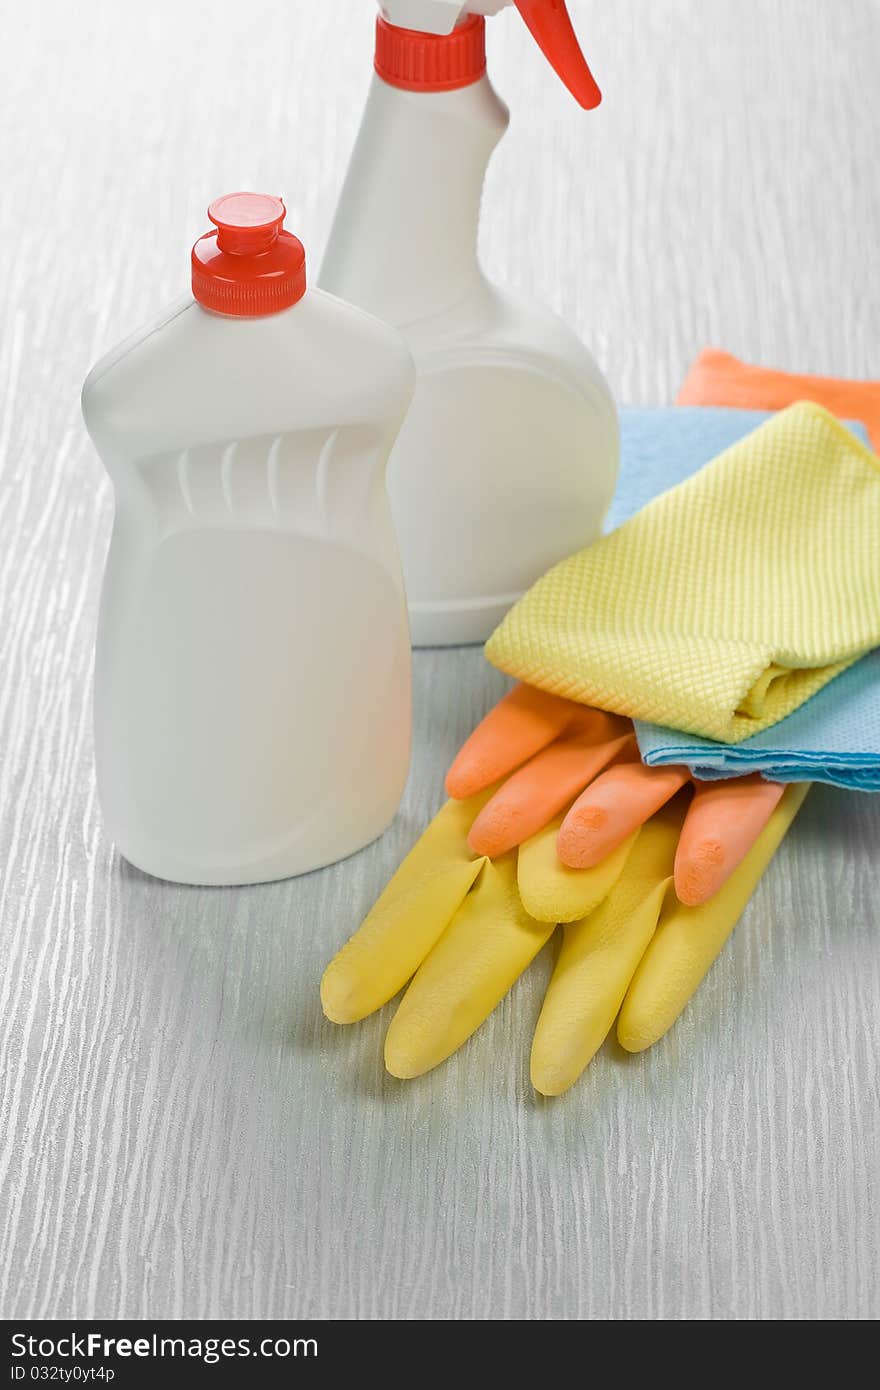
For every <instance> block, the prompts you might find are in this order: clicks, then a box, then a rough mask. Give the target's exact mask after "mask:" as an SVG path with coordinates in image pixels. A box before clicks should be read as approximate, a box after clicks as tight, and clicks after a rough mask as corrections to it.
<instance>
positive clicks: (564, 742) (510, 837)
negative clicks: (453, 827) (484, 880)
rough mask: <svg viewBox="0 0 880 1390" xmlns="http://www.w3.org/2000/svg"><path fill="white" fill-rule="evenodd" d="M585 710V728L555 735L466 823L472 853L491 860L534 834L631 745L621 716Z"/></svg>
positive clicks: (631, 736) (632, 743) (632, 742)
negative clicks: (587, 718) (600, 736)
mask: <svg viewBox="0 0 880 1390" xmlns="http://www.w3.org/2000/svg"><path fill="white" fill-rule="evenodd" d="M590 713H591V714H593V715H595V718H594V719H591V720H590V727H589V728H588V729H587V730H586V731H578V732H576V733H570V734H567V735H566V736H565V737H564V738H560V739H557V740H556V742H555V743H552V744H551V745H550V747H549V748H545V749H544V751H543V752H542V753H538V754H537V755H536V756H535V757H534V758H532V759H531V761H530V762H527V763H526V765H525V767H521V768H520V769H519V771H518V772H514V773H513V775H512V776H511V777H508V779H507V781H506V782H504V783H502V785H501V787H500V788H499V789H498V791H497V792H496V793H495V795H494V796H493V797H492V799H491V800H490V801H489V802H488V803H487V804H486V805H485V806H484V807H483V809H482V811H481V812H480V813H479V815H478V816H477V817H476V819H475V820H474V823H473V825H472V826H471V831H470V834H469V835H468V844H469V845H470V847H471V849H472V850H473V852H474V854H485V855H488V856H489V858H490V859H495V858H497V856H498V855H501V854H506V853H507V851H508V850H511V849H515V848H516V846H517V845H521V844H522V843H523V841H524V840H528V839H529V838H530V837H531V836H532V835H536V834H537V833H538V831H539V830H542V829H543V827H544V826H545V825H546V824H547V822H548V821H550V820H552V819H553V817H554V816H555V815H556V814H557V813H558V812H559V811H561V810H562V808H563V807H564V806H568V805H569V804H570V802H571V800H572V798H573V797H575V796H577V794H578V792H581V791H583V789H584V787H586V786H587V785H588V783H590V782H591V781H592V780H593V778H594V777H596V776H597V774H598V773H599V772H601V771H602V769H603V768H604V767H607V766H608V764H609V763H610V762H611V761H612V760H613V759H614V758H616V757H617V756H618V755H619V754H620V753H622V752H623V751H624V749H627V748H629V747H634V746H635V744H634V739H633V735H632V734H631V733H629V732H624V733H621V725H622V724H623V721H622V720H620V719H617V718H616V717H615V716H614V715H606V714H601V713H600V712H599V711H598V710H596V711H590ZM600 733H601V734H603V735H604V737H603V739H602V741H601V742H600V741H597V737H596V736H597V734H600Z"/></svg>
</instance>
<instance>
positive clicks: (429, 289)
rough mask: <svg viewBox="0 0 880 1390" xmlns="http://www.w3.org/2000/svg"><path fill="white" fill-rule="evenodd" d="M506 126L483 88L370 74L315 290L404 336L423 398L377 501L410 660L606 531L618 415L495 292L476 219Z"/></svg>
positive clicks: (457, 635)
mask: <svg viewBox="0 0 880 1390" xmlns="http://www.w3.org/2000/svg"><path fill="white" fill-rule="evenodd" d="M507 124H508V112H507V109H506V107H505V106H504V105H503V103H502V102H501V101H500V99H499V98H498V96H497V95H496V93H495V91H494V90H493V88H492V86H491V84H490V82H489V80H488V77H486V75H485V74H484V75H483V76H481V77H480V78H479V80H477V81H475V82H472V83H470V84H469V85H467V86H462V87H459V88H457V89H455V90H451V91H437V92H425V91H407V90H402V89H401V88H399V87H397V86H393V85H391V84H390V83H388V82H386V81H384V80H383V79H382V78H381V77H380V76H379V75H378V74H376V75H374V77H373V80H372V85H371V89H370V94H369V97H368V101H367V106H366V110H365V113H364V117H363V121H362V125H361V129H360V133H359V135H358V139H357V143H356V145H355V148H354V152H353V154H352V158H351V163H350V166H349V170H348V174H347V177H346V181H345V184H344V187H343V190H342V194H341V197H340V201H339V206H338V210H337V214H336V218H335V221H334V225H333V228H332V231H331V235H330V239H329V243H328V246H327V251H326V254H325V258H324V264H323V266H322V269H321V275H320V283H321V284H322V285H323V286H324V288H326V289H328V290H330V291H331V292H332V293H334V294H338V295H340V296H341V297H343V298H346V299H349V300H351V301H352V302H354V303H357V304H360V305H361V306H362V307H364V308H366V309H368V310H369V311H370V312H371V313H374V314H376V315H377V316H379V317H381V318H384V319H385V320H386V321H387V322H389V323H392V324H394V325H395V326H396V327H397V328H399V329H400V330H401V332H402V333H403V335H404V336H405V338H406V339H407V342H408V343H409V345H410V347H411V349H412V351H413V355H414V357H415V361H416V369H417V387H416V394H415V398H414V400H413V404H412V406H411V408H410V411H409V414H408V416H407V419H406V422H405V424H404V427H403V430H402V431H401V435H400V438H399V440H398V442H397V445H396V446H395V449H394V451H393V453H392V458H391V463H390V467H389V476H388V486H389V493H390V497H391V506H392V512H393V516H394V522H395V526H396V529H397V534H398V539H399V542H400V547H401V555H402V559H403V567H404V574H405V578H406V588H407V597H408V601H409V611H410V625H411V629H412V635H413V641H414V643H415V645H417V646H432V645H451V644H457V643H467V642H478V641H483V640H485V638H487V637H488V636H489V634H490V633H491V631H492V630H493V629H494V627H495V626H496V625H497V623H498V622H499V621H500V620H501V618H502V617H503V616H504V614H505V613H506V612H507V610H508V609H509V608H510V606H511V605H512V604H513V603H514V602H515V601H516V600H517V598H519V597H520V596H521V594H522V593H524V592H525V590H526V589H527V588H528V587H529V586H530V585H531V584H532V583H533V582H534V581H535V579H537V578H538V577H539V576H540V575H541V574H542V573H544V572H545V571H546V570H547V569H548V568H549V567H550V566H551V565H552V564H554V563H555V562H556V561H558V560H560V559H562V558H563V557H564V556H566V555H568V554H570V553H572V552H573V551H575V550H578V549H580V548H581V547H583V546H585V545H588V544H590V543H591V542H592V541H594V540H595V539H596V538H597V537H598V536H599V534H600V533H601V529H602V524H603V521H604V517H605V514H606V512H607V509H608V506H609V504H610V501H611V497H612V494H613V491H614V486H615V482H616V477H617V467H618V457H619V440H618V426H617V415H616V411H615V407H614V403H613V400H612V398H611V394H610V391H609V390H608V387H607V385H606V383H605V380H604V378H603V377H602V374H601V372H600V371H599V368H598V367H597V365H596V363H595V361H594V359H593V357H592V356H591V354H590V353H589V351H588V350H587V348H586V347H585V346H584V344H583V343H582V342H581V341H580V339H579V338H578V337H577V336H576V334H575V333H574V332H572V330H571V329H570V328H568V326H567V325H566V324H564V323H563V322H562V320H561V319H559V318H558V317H557V316H556V315H555V314H553V313H552V312H551V311H550V310H548V309H546V308H544V307H542V306H541V305H539V304H536V303H533V302H531V301H529V300H528V298H527V297H525V296H520V295H517V294H514V293H510V292H507V291H504V290H501V289H499V288H497V287H496V286H494V285H492V284H490V282H489V281H488V280H487V279H486V277H485V275H484V274H483V272H482V270H481V268H480V265H479V262H478V259H477V232H478V223H479V210H480V202H481V198H482V191H483V185H484V181H485V175H486V169H487V165H488V162H489V159H490V157H491V154H492V151H493V150H494V148H495V146H496V145H497V143H498V141H499V140H500V139H501V137H502V135H503V134H504V132H505V130H506V129H507Z"/></svg>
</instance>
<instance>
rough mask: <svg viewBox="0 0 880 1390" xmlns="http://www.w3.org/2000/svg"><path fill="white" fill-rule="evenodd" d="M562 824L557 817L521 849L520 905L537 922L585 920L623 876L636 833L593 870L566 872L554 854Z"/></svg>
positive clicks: (518, 867)
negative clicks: (583, 918)
mask: <svg viewBox="0 0 880 1390" xmlns="http://www.w3.org/2000/svg"><path fill="white" fill-rule="evenodd" d="M561 824H562V817H561V816H557V817H556V818H555V820H552V821H551V822H550V824H549V825H547V826H545V827H544V829H543V830H540V831H539V832H538V834H537V835H533V836H532V838H531V839H530V840H526V842H525V844H523V845H520V848H519V857H518V859H517V869H516V877H517V883H518V885H519V896H520V899H521V901H522V905H523V907H524V908H525V910H526V912H528V914H529V916H530V917H534V918H535V919H536V921H538V922H574V921H577V920H578V919H579V918H581V917H588V916H589V915H590V913H591V912H592V911H593V910H594V909H595V908H597V907H598V906H599V903H600V902H601V901H602V899H603V898H606V897H607V896H608V894H609V893H610V892H611V889H612V888H613V887H614V885H615V883H616V882H617V880H618V879H619V878H620V875H621V873H622V872H623V868H624V865H625V864H626V861H627V858H628V857H629V853H630V850H631V849H632V847H633V845H634V844H635V842H636V838H637V836H638V833H639V832H638V831H636V832H635V833H634V834H632V835H630V837H629V839H628V840H624V842H623V844H622V845H619V846H618V848H617V849H616V850H614V852H613V853H612V854H609V855H608V857H607V859H603V860H602V862H601V864H597V865H596V866H595V868H593V869H569V868H566V866H565V865H564V864H562V863H560V859H559V855H558V854H557V853H556V836H557V835H558V833H559V827H560V825H561Z"/></svg>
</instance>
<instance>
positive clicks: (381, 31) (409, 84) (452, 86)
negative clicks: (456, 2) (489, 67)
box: [375, 14, 486, 92]
mask: <svg viewBox="0 0 880 1390" xmlns="http://www.w3.org/2000/svg"><path fill="white" fill-rule="evenodd" d="M375 66H376V72H377V73H378V74H379V76H380V77H381V78H382V81H383V82H387V83H388V85H389V86H390V87H402V88H403V90H404V91H405V92H454V91H455V90H456V89H457V88H458V87H469V86H470V85H471V83H472V82H479V80H480V78H481V77H482V76H483V73H484V72H485V71H486V21H485V19H484V18H483V16H482V15H478V14H475V15H471V16H470V17H469V18H468V19H466V20H465V21H464V23H463V24H459V26H458V28H456V29H453V31H452V33H451V34H423V33H422V32H421V31H420V30H417V29H400V28H398V27H397V25H395V24H389V23H388V20H387V19H383V18H382V16H381V15H380V16H379V18H378V19H377V20H376V64H375Z"/></svg>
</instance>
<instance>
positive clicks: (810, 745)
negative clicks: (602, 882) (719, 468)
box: [610, 406, 880, 791]
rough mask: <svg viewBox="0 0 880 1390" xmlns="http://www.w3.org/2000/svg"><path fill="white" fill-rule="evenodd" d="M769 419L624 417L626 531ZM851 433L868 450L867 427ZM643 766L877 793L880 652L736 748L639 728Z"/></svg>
mask: <svg viewBox="0 0 880 1390" xmlns="http://www.w3.org/2000/svg"><path fill="white" fill-rule="evenodd" d="M767 418H768V413H767V412H764V411H755V410H721V409H715V408H709V407H703V406H700V407H674V408H671V409H665V410H624V411H622V412H621V441H622V463H621V479H620V485H619V487H618V490H617V494H616V496H615V498H614V502H613V504H612V508H611V514H610V521H611V525H612V526H619V525H620V523H621V522H623V521H626V519H627V517H629V516H632V515H633V513H634V512H637V511H638V510H639V509H640V508H641V507H643V506H644V505H645V503H646V502H649V501H650V500H651V498H652V497H656V496H657V494H658V493H660V492H665V491H666V489H667V488H670V487H674V486H675V484H676V483H680V482H682V481H683V480H684V479H685V478H689V477H690V476H691V474H692V473H696V472H697V470H698V469H700V468H702V467H703V465H704V464H706V463H708V462H709V461H710V460H711V459H713V458H714V457H715V455H716V454H719V453H721V451H722V450H723V449H727V448H729V447H730V445H731V444H735V443H736V441H737V440H738V439H741V438H742V437H743V435H745V434H749V433H751V431H752V430H754V429H757V428H758V426H759V425H761V424H763V423H764V421H765V420H766V419H767ZM849 428H850V429H851V430H852V431H853V433H854V434H856V435H858V437H859V438H860V439H861V440H863V441H865V442H868V434H867V430H866V429H865V427H864V425H862V424H861V423H855V424H850V425H849ZM636 735H637V737H638V741H639V749H640V752H641V755H642V758H643V760H644V762H646V763H648V764H649V765H650V766H652V767H657V766H664V765H670V764H676V765H680V764H685V765H686V766H687V767H689V768H690V769H691V770H692V772H693V773H694V774H695V776H697V777H701V778H705V779H706V780H709V781H711V780H714V779H716V778H720V777H739V776H743V775H744V774H745V773H748V772H761V773H763V775H764V776H765V777H767V778H769V779H771V780H772V781H779V782H830V783H831V784H832V785H833V786H837V787H849V788H854V789H856V790H859V791H880V651H877V652H872V653H871V655H870V656H866V657H864V658H863V659H862V660H861V661H859V662H857V663H856V665H855V666H851V667H850V668H849V670H848V671H844V672H843V674H842V675H840V676H838V677H837V678H836V679H835V680H833V681H831V682H830V683H829V684H828V685H826V686H825V687H824V688H823V689H822V690H820V691H819V693H818V695H814V696H813V698H812V699H811V700H808V701H807V703H806V704H805V705H802V706H801V708H800V709H799V710H795V712H794V714H790V715H789V716H788V718H787V719H783V720H782V721H781V722H780V723H779V724H776V725H775V726H774V727H773V728H772V729H765V730H764V732H763V733H760V734H756V735H755V737H754V738H750V739H746V741H745V742H744V743H738V744H736V745H730V744H724V743H714V742H712V740H710V739H705V738H698V737H697V736H696V735H694V734H684V733H680V732H679V731H678V730H676V729H664V728H661V727H659V726H658V725H656V724H643V723H639V722H637V723H636Z"/></svg>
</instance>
